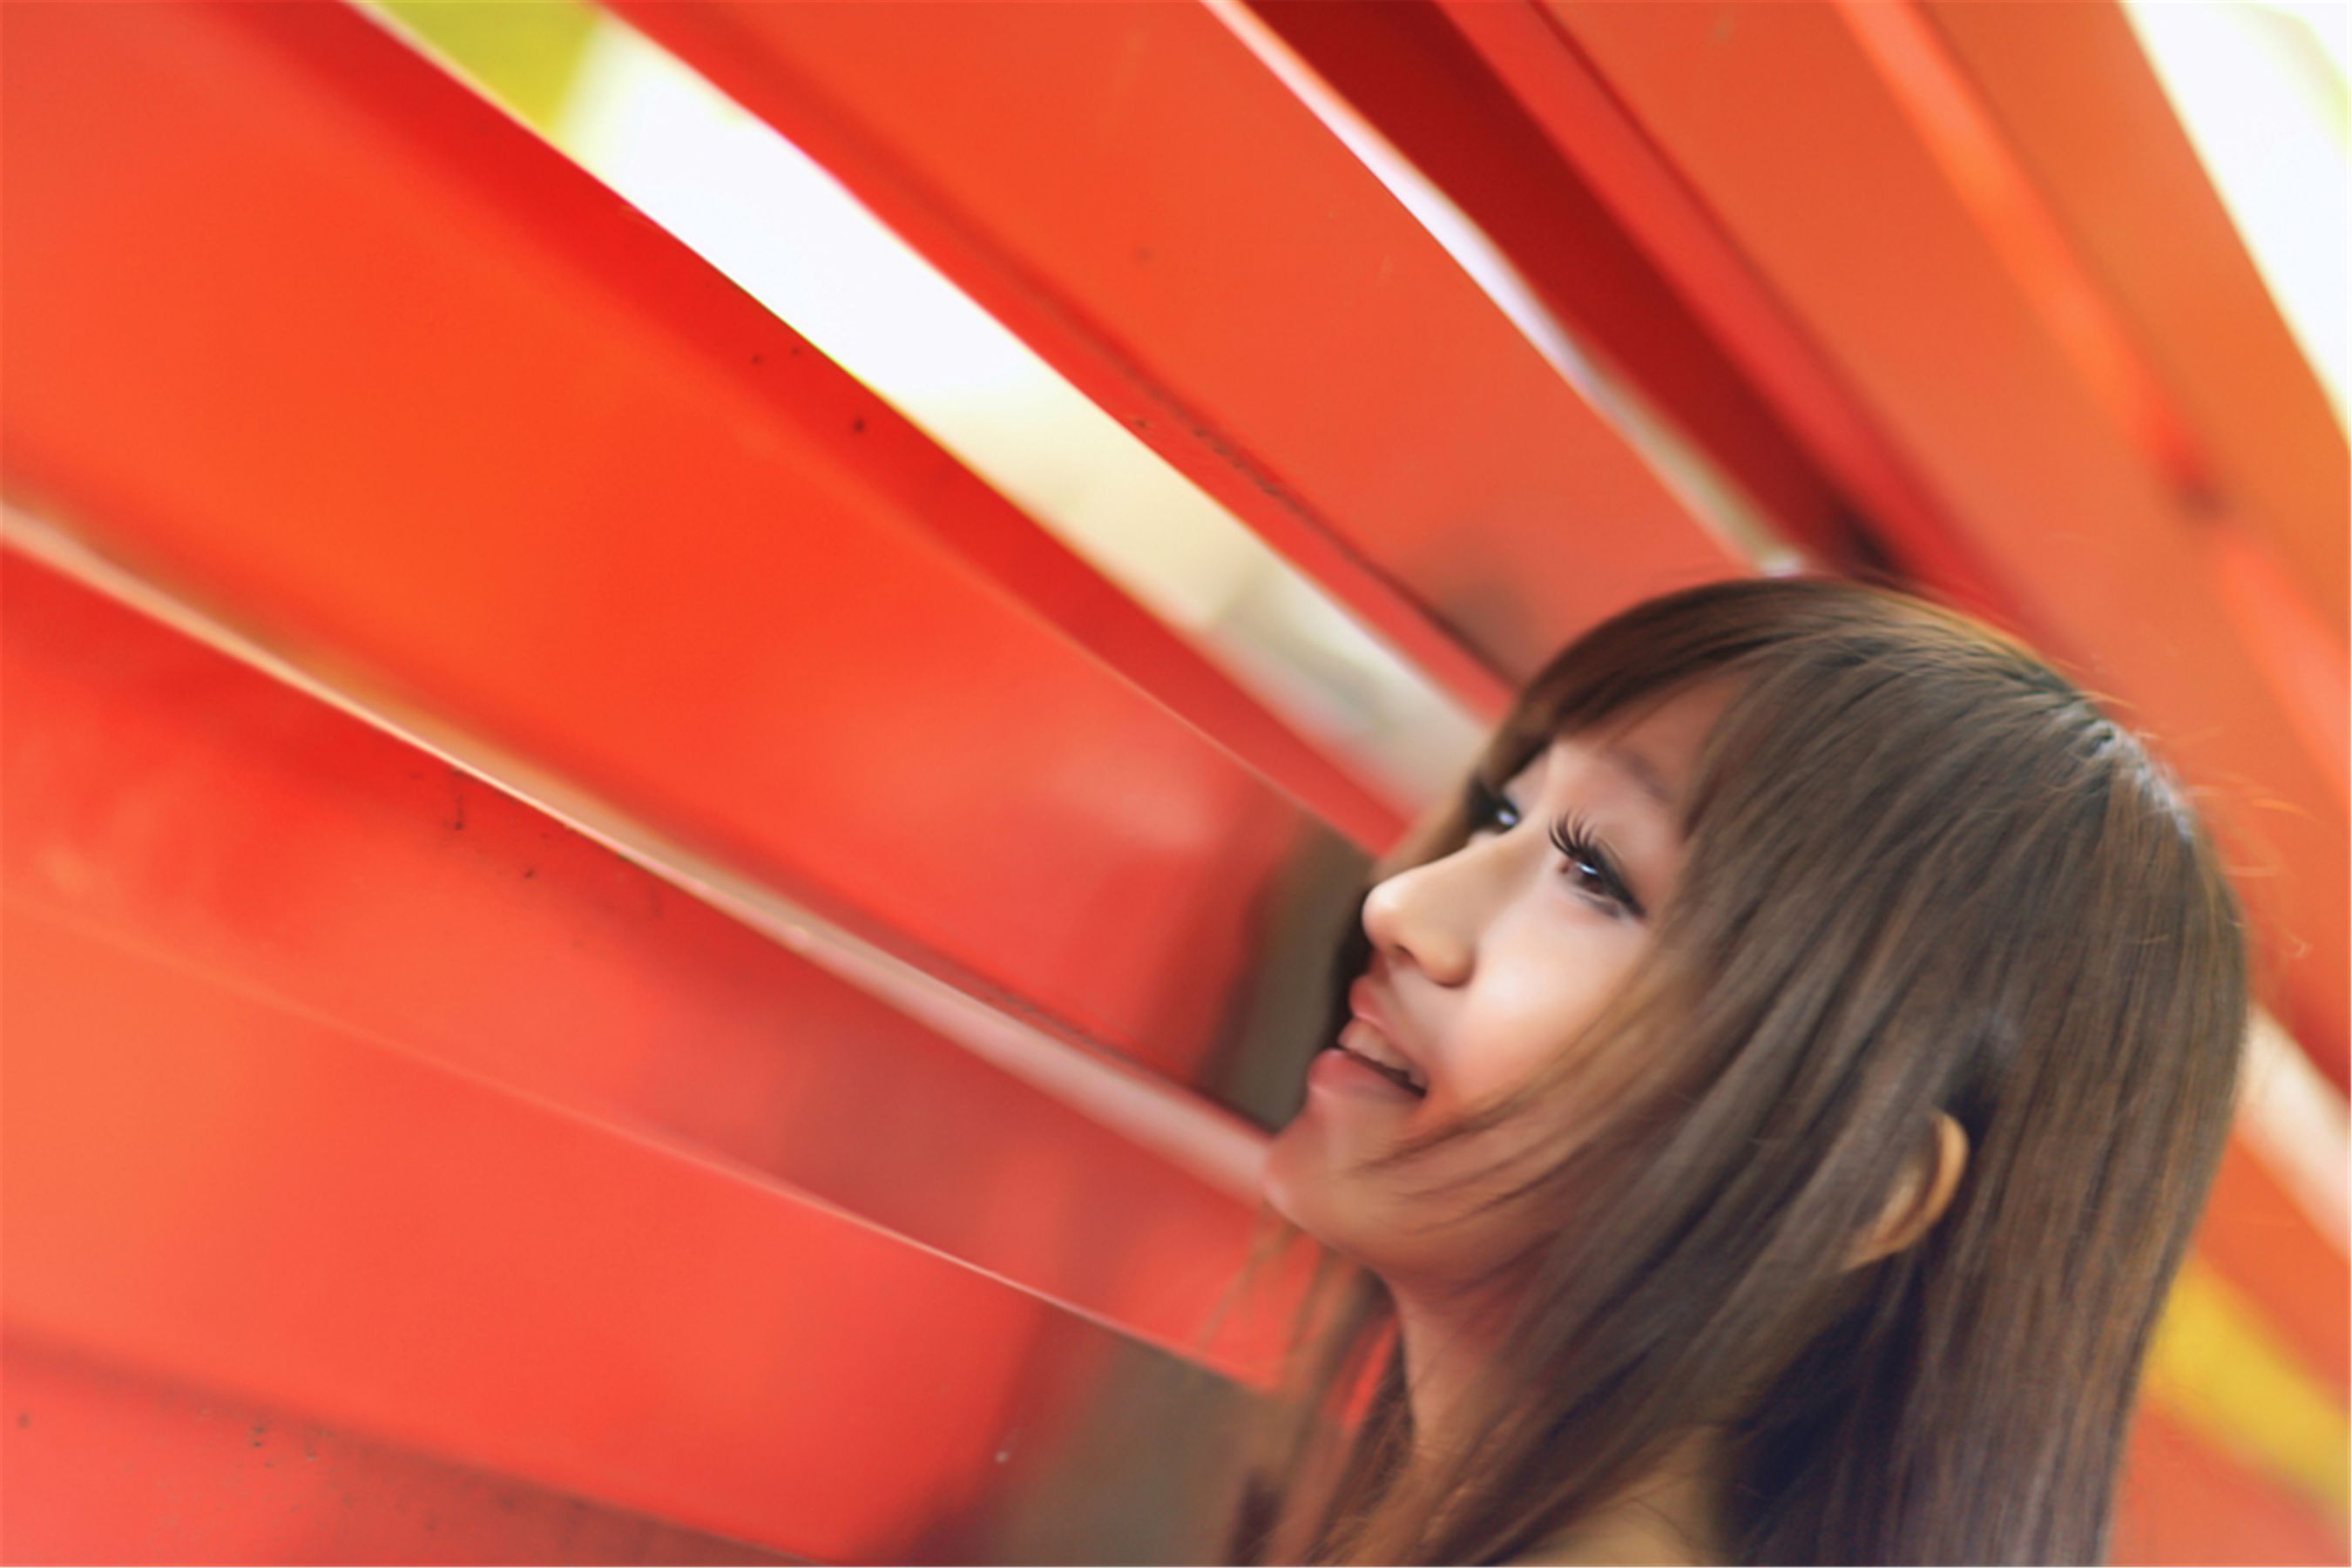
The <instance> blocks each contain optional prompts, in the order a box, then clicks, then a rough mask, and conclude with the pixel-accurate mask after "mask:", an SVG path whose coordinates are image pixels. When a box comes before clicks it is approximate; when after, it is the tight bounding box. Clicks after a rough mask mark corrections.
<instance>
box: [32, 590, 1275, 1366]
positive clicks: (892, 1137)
mask: <svg viewBox="0 0 2352 1568" xmlns="http://www.w3.org/2000/svg"><path fill="white" fill-rule="evenodd" d="M0 609H5V616H6V623H7V628H8V633H7V637H6V638H5V641H0V706H5V711H6V712H7V714H8V716H9V721H8V724H7V725H6V727H5V733H0V792H5V796H6V799H7V803H8V817H7V825H8V831H7V833H6V835H5V838H4V839H0V888H5V890H6V893H7V896H8V897H9V898H10V899H11V900H13V901H15V902H16V904H18V905H21V906H23V907H25V908H26V909H31V910H39V911H41V912H42V913H43V914H44V915H45V916H46V917H51V918H55V919H57V920H59V921H66V922H68V923H69V924H71V925H73V926H74V927H75V928H76V929H81V930H89V931H95V932H100V933H103V934H104V935H105V936H106V937H107V938H109V939H110V940H112V941H115V942H120V943H121V944H123V945H124V946H126V947H129V948H131V949H135V950H137V951H139V952H149V953H155V954H163V955H169V956H170V958H171V959H172V960H173V962H174V963H178V964H181V965H184V966H186V967H188V968H190V969H192V970H193V971H194V972H195V973H198V974H200V975H202V976H204V977H205V978H206V979H207V980H208V981H209V982H211V983H213V984H218V985H221V986H225V987H228V988H231V989H233V990H236V991H239V992H252V993H258V994H267V995H268V996H270V997H272V998H276V999H278V1000H279V1001H281V1002H282V1003H283V1004H284V1005H287V1006H289V1007H291V1008H294V1009H297V1010H299V1011H300V1012H301V1013H303V1014H304V1015H305V1016H315V1017H319V1018H321V1019H325V1020H331V1022H332V1023H334V1024H335V1025H336V1026H340V1027H342V1028H345V1029H348V1030H350V1031H352V1033H353V1034H354V1035H356V1036H359V1037H364V1038H366V1039H369V1040H373V1041H377V1042H382V1043H383V1044H385V1045H386V1046H388V1047H396V1048H397V1049H399V1050H400V1051H402V1052H404V1053H406V1054H408V1055H411V1056H414V1057H416V1058H422V1059H425V1060H427V1061H431V1062H434V1063H437V1064H439V1065H440V1066H442V1067H444V1068H447V1069H449V1070H451V1071H454V1072H457V1073H461V1074H463V1075H466V1076H467V1077H469V1078H471V1079H478V1080H481V1081H482V1082H484V1083H488V1084H495V1085H498V1086H500V1087H501V1088H502V1089H506V1090H508V1091H510V1092H512V1093H515V1094H519V1095H523V1096H527V1097H529V1098H530V1099H531V1100H534V1101H537V1102H540V1103H543V1104H546V1105H550V1106H554V1107H560V1108H562V1110H564V1111H565V1112H567V1113H568V1114H571V1115H572V1116H575V1117H580V1118H583V1119H586V1120H587V1121H592V1122H594V1123H596V1124H598V1125H600V1126H604V1127H606V1128H609V1129H611V1130H613V1131H614V1134H615V1135H616V1136H625V1137H628V1138H635V1139H651V1140H654V1141H656V1142H661V1143H663V1144H666V1145H668V1146H672V1147H675V1148H678V1149H681V1150H686V1151H690V1152H693V1153H695V1154H696V1155H697V1156H698V1157H701V1158H706V1159H710V1160H717V1161H719V1162H722V1163H726V1164H728V1165H730V1166H731V1167H735V1168H739V1169H740V1170H742V1171H745V1172H751V1173H760V1174H761V1175H763V1176H766V1177H769V1178H772V1179H774V1180H776V1181H780V1182H783V1183H787V1184H790V1185H791V1186H793V1188H794V1189H795V1190H797V1191H800V1192H803V1193H804V1194H807V1195H809V1196H810V1197H812V1198H814V1199H816V1200H819V1201H821V1202H823V1203H825V1204H829V1205H835V1206H837V1207H839V1208H840V1209H842V1210H844V1211H845V1212H847V1213H850V1214H853V1215H857V1216H859V1217H860V1218H862V1219H864V1220H866V1221H868V1222H871V1223H873V1224H875V1225H877V1226H883V1227H885V1228H887V1229H889V1230H891V1231H893V1232H896V1233H898V1234H899V1235H901V1236H904V1237H907V1238H908V1240H909V1241H911V1242H914V1243H916V1244H919V1245H921V1246H924V1247H936V1248H939V1249H940V1250H941V1251H943V1252H946V1253H948V1254H950V1255H952V1256H954V1257H956V1258H961V1259H963V1260H965V1261H966V1262H969V1263H971V1264H973V1265H975V1266H978V1267H980V1268H985V1269H988V1270H990V1271H991V1272H992V1273H995V1274H998V1275H1001V1276H1003V1277H1004V1278H1005V1279H1009V1280H1011V1281H1013V1282H1014V1283H1015V1284H1017V1285H1019V1286H1021V1287H1022V1288H1024V1289H1030V1290H1034V1291H1037V1292H1040V1293H1043V1294H1045V1295H1046V1296H1049V1297H1051V1298H1054V1299H1055V1300H1058V1301H1060V1302H1062V1303H1064V1304H1066V1305H1067V1306H1069V1307H1071V1308H1073V1309H1075V1310H1082V1311H1085V1312H1087V1313H1090V1314H1094V1315H1097V1316H1098V1317H1101V1318H1103V1319H1105V1320H1107V1321H1111V1322H1115V1323H1117V1324H1118V1325H1119V1326H1120V1327H1121V1328H1122V1329H1124V1330H1125V1331H1128V1332H1129V1333H1133V1334H1136V1335H1138V1336H1139V1337H1141V1338H1144V1339H1146V1340H1149V1341H1150V1342H1154V1343H1158V1344H1161V1345H1165V1346H1168V1347H1170V1348H1171V1349H1172V1350H1174V1351H1176V1352H1179V1353H1185V1354H1194V1355H1204V1356H1205V1357H1206V1358H1207V1359H1209V1360H1212V1361H1213V1362H1214V1363H1216V1364H1219V1365H1221V1366H1223V1367H1224V1368H1226V1369H1228V1370H1230V1371H1234V1372H1239V1373H1244V1375H1252V1374H1257V1373H1262V1371H1263V1369H1264V1368H1265V1365H1266V1364H1267V1363H1269V1361H1270V1358H1271V1355H1272V1353H1273V1350H1272V1346H1271V1344H1270V1342H1269V1341H1268V1339H1267V1337H1266V1336H1267V1334H1268V1332H1269V1331H1270V1329H1269V1326H1268V1325H1267V1324H1266V1323H1265V1322H1264V1321H1262V1320H1257V1319H1254V1318H1252V1317H1251V1316H1249V1315H1247V1314H1244V1315H1243V1316H1242V1317H1241V1318H1239V1319H1237V1320H1235V1321H1234V1323H1233V1324H1232V1325H1230V1326H1229V1331H1228V1332H1227V1333H1226V1335H1225V1336H1224V1337H1223V1339H1222V1340H1220V1341H1219V1342H1217V1344H1216V1345H1215V1346H1213V1347H1212V1346H1210V1345H1207V1344H1204V1343H1202V1342H1201V1341H1200V1333H1201V1331H1202V1328H1203V1326H1204V1325H1205V1324H1206V1323H1207V1322H1208V1321H1209V1318H1210V1315H1211V1313H1212V1312H1213V1310H1214V1309H1215V1307H1216V1306H1217V1304H1218V1302H1219V1300H1220V1299H1221V1298H1222V1297H1223V1294H1224V1291H1225V1289H1226V1287H1227V1286H1228V1285H1229V1284H1230V1283H1231V1282H1232V1280H1233V1279H1234V1277H1235V1276H1236V1275H1237V1274H1238V1273H1239V1272H1240V1270H1241V1268H1242V1267H1243V1265H1244V1261H1245V1259H1246V1258H1247V1256H1248V1253H1249V1247H1250V1237H1251V1232H1252V1227H1253V1224H1254V1219H1253V1214H1252V1211H1251V1209H1250V1208H1249V1207H1247V1206H1245V1205H1242V1204H1239V1203H1237V1202H1235V1201H1234V1199H1232V1198H1231V1197H1228V1196H1227V1195H1225V1194H1223V1193H1221V1192H1218V1191H1216V1190H1213V1188H1211V1187H1209V1186H1207V1185H1206V1184H1203V1183H1202V1182H1201V1181H1199V1180H1197V1179H1194V1178H1192V1177H1189V1176H1187V1175H1184V1174H1183V1173H1180V1172H1178V1171H1176V1170H1173V1169H1171V1168H1170V1166H1169V1165H1168V1164H1167V1163H1165V1162H1163V1161H1162V1160H1160V1159H1159V1158H1157V1157H1155V1156H1153V1155H1152V1154H1150V1153H1149V1152H1146V1151H1145V1150H1143V1149H1140V1148H1139V1147H1137V1146H1136V1145H1135V1144H1134V1143H1133V1142H1130V1141H1129V1140H1128V1139H1127V1138H1125V1137H1122V1136H1120V1135H1119V1134H1118V1133H1117V1132H1115V1131H1112V1130H1110V1129H1108V1128H1106V1127H1104V1126H1102V1125H1100V1124H1098V1123H1097V1122H1096V1121H1091V1120H1089V1119H1087V1117H1086V1116H1084V1115H1082V1114H1080V1113H1079V1112H1078V1111H1077V1110H1074V1109H1073V1108H1072V1107H1071V1106H1070V1105H1069V1104H1067V1103H1066V1102H1065V1101H1064V1100H1059V1099H1056V1098H1055V1097H1053V1096H1051V1095H1049V1094H1046V1093H1044V1092H1042V1091H1040V1090H1038V1089H1034V1088H1031V1087H1029V1086H1028V1085H1026V1084H1024V1083H1023V1082H1021V1081H1020V1080H1019V1079H1015V1078H1013V1077H1011V1076H1009V1075H1007V1074H1006V1073H1004V1072H1003V1071H1000V1070H998V1069H997V1068H994V1067H992V1066H991V1065H989V1064H987V1063H985V1062H983V1061H982V1060H980V1059H979V1058H976V1057H974V1056H973V1055H972V1054H971V1052H969V1051H967V1050H965V1049H963V1048H962V1047H960V1046H958V1045H955V1044H953V1043H951V1042H950V1041H949V1040H946V1039H942V1038H940V1037H939V1036H937V1035H935V1034H933V1033H931V1032H930V1031H929V1030H927V1029H925V1028H923V1027H921V1026H919V1025H917V1024H916V1023H914V1022H913V1021H912V1020H910V1019H908V1017H906V1016H903V1015H902V1014H900V1013H898V1012H896V1011H894V1010H893V1009H891V1008H890V1007H888V1006H887V1005H883V1004H882V1003H880V1002H877V1000H875V999H874V998H873V997H871V996H869V995H866V994H863V993H861V992H859V991H857V990H856V989H853V988H852V987H850V986H849V985H846V984H843V983H842V982H840V981H839V980H837V979H835V978H834V977H833V976H831V975H829V974H827V973H824V972H822V971H820V970H817V969H815V968H814V967H812V966H811V965H810V964H809V963H805V962H803V960H801V959H799V958H797V957H795V956H794V955H793V954H792V953H790V952H786V951H784V950H783V949H782V948H781V947H779V946H778V945H777V944H776V943H774V942H772V941H769V940H768V939H766V938H765V937H763V936H761V935H760V934H759V933H758V932H756V931H751V930H749V929H747V928H746V927H744V926H742V925H741V924H739V923H738V922H736V921H731V920H729V919H727V918H726V917H724V916H723V915H721V914H719V913H718V912H717V911H715V910H711V909H710V908H709V907H708V906H706V905H704V904H703V903H701V902H699V901H698V900H695V899H694V898H692V897H690V896H688V895H687V894H685V893H683V892H681V891H680V890H679V889H677V888H676V887H673V886H669V885H667V884H666V883H664V882H663V881H661V880H659V879H657V878H656V877H655V876H653V875H652V874H650V873H648V872H647V871H646V870H645V869H643V868H639V867H637V866H635V865H631V864H630V863H628V862H627V861H625V860H624V859H622V858H620V857H618V856H616V855H614V853H613V852H612V851H610V850H609V849H606V848H604V847H602V846H600V845H597V844H595V843H593V842H592V841H590V840H588V839H586V838H584V837H581V836H580V835H578V834H576V833H573V832H572V831H571V830H570V829H568V828H567V827H565V826H562V824H560V823H558V822H555V821H552V820H551V819H550V818H548V817H547V816H543V815H541V813H539V812H537V811H534V810H532V809H531V808H530V807H529V806H528V805H523V804H521V803H520V802H518V801H516V800H514V799H513V798H511V797H509V796H508V795H504V794H502V793H500V792H499V791H498V790H495V789H492V788H490V787H488V786H487V785H485V784H483V783H482V782H481V781H480V780H479V779H477V778H474V777H471V776H468V775H467V774H466V773H462V772H460V771H458V770H457V769H454V768H452V767H450V766H449V765H448V764H447V763H444V762H442V761H440V760H439V759H438V758H436V757H433V756H430V755H428V754H426V753H424V752H418V751H415V749H413V748H411V747H409V746H406V745H404V744H402V743H401V742H398V741H396V740H394V739H393V738H391V737H389V736H387V735H384V734H383V733H381V732H379V731H375V730H373V729H371V728H370V727H368V726H367V725H364V724H362V723H361V722H359V721H357V720H355V719H353V718H352V717H350V716H348V715H345V714H342V713H339V712H336V711H335V710H332V709H331V708H329V707H327V706H325V705H323V704H321V703H320V702H318V701H316V700H313V699H311V698H310V697H307V696H305V695H303V694H301V693H299V692H298V691H294V690H292V689H288V688H287V687H285V686H282V685H280V684H278V682H276V681H273V680H270V679H267V678H266V677H264V676H262V675H260V674H258V673H257V672H255V671H253V670H251V669H248V668H245V667H243V666H241V665H239V664H236V663H235V662H234V661H232V660H230V659H228V658H224V657H223V656H222V655H220V654H218V653H215V652H214V651H212V650H210V649H208V648H205V647H200V646H198V645H197V644H195V643H193V642H191V641H189V640H188V639H187V638H185V637H181V636H180V635H178V634H177V633H174V632H173V631H170V630H168V629H166V628H163V627H161V626H155V625H153V624H152V623H151V622H148V621H145V620H143V619H142V618H141V617H139V616H134V615H132V614H131V613H130V612H129V611H127V610H124V609H122V608H121V607H118V606H116V605H111V604H109V603H107V602H105V601H103V600H101V599H100V598H98V597H96V596H95V595H92V594H90V593H89V591H87V590H85V589H83V588H80V587H79V586H76V585H74V584H69V583H67V582H65V581H63V580H61V579H59V578H58V577H56V576H55V575H54V574H51V573H49V572H48V571H47V570H46V569H44V568H42V567H40V566H37V565H35V564H32V563H27V562H26V561H24V560H23V559H22V558H21V557H19V556H16V555H15V554H13V553H9V554H0ZM359 889H363V890H364V891H363V893H356V894H355V890H359ZM11 968H12V970H13V969H14V968H15V961H14V958H13V955H12V961H11ZM1165 1092H1167V1093H1168V1094H1170V1095H1171V1097H1172V1096H1176V1095H1179V1094H1180V1093H1181V1091H1179V1090H1176V1089H1168V1090H1166V1091H1165ZM1253 1324H1254V1325H1255V1326H1254V1327H1252V1325H1253Z"/></svg>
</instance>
